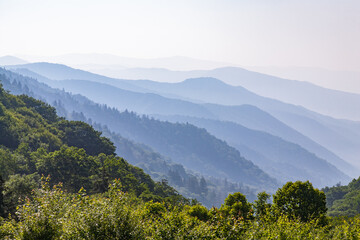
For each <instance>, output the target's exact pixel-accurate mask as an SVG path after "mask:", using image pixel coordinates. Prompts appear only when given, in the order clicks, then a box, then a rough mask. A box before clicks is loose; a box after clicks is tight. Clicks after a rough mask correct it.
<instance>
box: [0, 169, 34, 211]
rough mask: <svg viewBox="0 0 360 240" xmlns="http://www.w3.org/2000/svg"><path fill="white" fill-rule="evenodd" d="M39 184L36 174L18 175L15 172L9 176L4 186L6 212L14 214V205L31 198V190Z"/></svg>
mask: <svg viewBox="0 0 360 240" xmlns="http://www.w3.org/2000/svg"><path fill="white" fill-rule="evenodd" d="M39 184H40V177H39V175H38V174H36V173H34V174H29V175H20V174H15V175H11V176H10V177H9V180H7V181H6V182H5V186H4V190H3V193H4V206H5V208H4V210H5V213H6V214H14V213H15V211H16V207H17V206H18V205H21V204H23V203H24V202H25V200H26V199H27V198H31V197H32V196H31V194H32V191H33V190H34V189H37V188H38V187H39Z"/></svg>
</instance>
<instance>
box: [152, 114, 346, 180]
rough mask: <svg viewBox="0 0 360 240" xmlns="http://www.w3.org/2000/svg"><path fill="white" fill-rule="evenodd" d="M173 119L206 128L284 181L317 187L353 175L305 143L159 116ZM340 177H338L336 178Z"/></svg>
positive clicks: (191, 119)
mask: <svg viewBox="0 0 360 240" xmlns="http://www.w3.org/2000/svg"><path fill="white" fill-rule="evenodd" d="M158 117H159V118H160V119H163V120H169V121H172V122H188V123H191V124H194V125H195V126H198V127H203V128H206V129H207V130H208V131H209V132H210V133H211V134H213V135H214V136H216V137H218V138H220V139H223V140H225V141H226V142H227V143H229V145H231V146H233V147H235V148H237V149H238V150H239V151H240V152H241V153H242V154H243V155H244V156H245V157H246V158H247V159H250V160H252V161H253V162H255V163H256V164H257V165H258V166H259V167H261V168H262V169H263V170H264V171H265V172H267V173H269V174H270V175H271V176H274V177H276V178H277V179H280V180H281V181H282V182H284V183H285V182H287V181H297V180H302V181H306V180H310V181H311V182H312V183H313V184H314V185H315V186H326V185H334V184H336V183H338V182H339V181H341V182H343V183H347V182H348V181H349V180H350V178H349V177H347V176H346V175H344V174H343V173H342V172H340V171H339V170H338V169H336V168H335V167H334V166H333V165H331V164H329V163H328V162H326V161H325V160H323V159H320V158H318V157H317V156H316V155H314V154H312V153H310V152H308V151H307V150H305V149H303V148H302V147H301V146H299V145H296V144H293V143H290V142H287V141H284V140H283V139H281V138H279V137H275V136H273V135H270V134H268V133H265V132H261V131H255V130H251V129H249V128H245V127H243V126H241V125H239V124H235V123H233V122H225V121H216V120H210V119H203V118H194V117H184V116H158ZM335 179H336V180H335Z"/></svg>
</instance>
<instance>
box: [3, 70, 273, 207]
mask: <svg viewBox="0 0 360 240" xmlns="http://www.w3.org/2000/svg"><path fill="white" fill-rule="evenodd" d="M0 78H1V80H2V82H3V84H4V87H5V88H6V89H8V90H10V91H11V92H13V93H15V94H28V95H31V96H34V97H37V98H40V99H43V100H46V101H47V102H49V103H51V104H53V105H54V106H55V107H56V108H57V111H58V112H59V113H60V114H61V115H63V116H69V115H68V114H70V115H71V116H75V115H80V116H82V119H83V120H87V119H90V120H89V121H91V122H92V123H93V124H94V125H95V126H97V124H98V123H101V124H104V125H105V124H106V125H107V126H108V127H109V129H111V131H115V132H117V133H121V135H122V136H125V137H127V138H130V139H133V140H135V141H137V142H142V143H147V145H149V146H151V148H152V149H155V150H156V151H157V152H160V153H162V154H163V155H165V156H170V157H171V159H173V160H176V161H177V162H179V163H182V164H183V165H185V166H187V167H188V169H192V170H193V171H196V172H200V173H203V174H204V175H206V177H207V179H208V182H209V184H212V182H213V181H217V182H219V180H216V178H215V177H218V179H219V178H223V179H224V178H227V180H228V181H229V182H228V183H227V184H226V186H227V187H225V185H224V186H222V185H219V184H217V185H219V187H220V186H221V187H223V193H222V196H221V199H220V200H216V201H217V202H221V201H223V199H224V198H225V197H226V195H227V194H228V193H229V191H236V189H238V190H239V188H241V191H243V192H245V193H247V194H249V195H250V196H251V199H253V198H254V197H255V195H254V193H253V192H252V191H253V190H248V187H246V186H252V187H253V188H255V189H258V190H260V189H263V190H264V189H267V190H268V191H273V190H274V189H276V187H277V186H278V185H279V182H278V181H276V180H275V179H274V178H271V177H269V175H268V174H266V173H264V172H263V171H262V170H261V169H259V168H258V167H257V166H256V165H254V164H253V163H252V162H250V161H248V160H246V159H245V158H243V157H241V156H240V154H239V152H238V151H237V150H235V149H234V148H232V147H230V146H228V145H227V144H226V143H225V142H223V141H220V140H219V139H216V138H215V137H214V136H211V135H210V134H209V133H207V132H206V131H205V130H204V129H199V128H197V127H195V126H193V125H189V124H171V123H168V122H160V121H156V120H154V119H149V118H146V117H140V116H138V115H136V114H135V113H130V112H127V111H126V112H123V113H120V112H119V111H117V110H115V109H112V108H108V107H106V106H104V105H99V104H95V103H93V102H91V101H89V100H88V99H86V98H85V97H82V96H80V95H76V96H73V95H71V94H69V93H66V92H64V91H61V90H57V89H52V88H50V87H48V86H47V85H44V84H40V83H38V82H37V81H36V80H35V79H32V78H28V77H23V76H21V75H18V74H16V73H12V72H10V71H6V70H0ZM71 116H70V117H71ZM76 119H78V118H76ZM109 134H110V135H109V136H111V137H112V140H113V141H114V143H115V144H117V143H118V144H119V146H120V147H119V149H121V151H120V152H119V154H120V155H122V156H123V153H124V152H127V154H125V157H128V158H129V160H131V161H132V163H134V164H137V165H139V166H147V167H146V168H145V170H147V171H149V172H150V174H152V176H156V174H160V175H158V177H161V175H162V176H168V177H169V175H168V173H169V172H168V171H169V170H171V171H174V169H175V170H177V171H179V173H180V174H181V172H182V171H183V170H182V171H181V169H183V168H182V167H181V165H178V166H177V167H176V164H174V163H167V164H164V163H162V162H163V161H164V160H161V157H160V156H159V155H158V154H155V153H151V150H149V148H147V147H145V148H142V147H141V146H140V145H135V144H133V143H131V142H132V141H129V140H124V139H123V138H122V137H120V136H116V135H112V134H111V132H109ZM126 146H127V147H126ZM159 158H160V159H159ZM141 161H142V162H141ZM167 162H168V161H167ZM159 166H161V167H160V168H159ZM211 176H212V177H211ZM209 177H211V179H209ZM235 181H236V182H238V183H237V184H240V183H241V184H244V185H245V186H244V185H236V186H238V187H234V185H232V183H233V182H235ZM231 189H232V190H231ZM216 194H218V192H216ZM208 205H210V206H211V203H209V204H208Z"/></svg>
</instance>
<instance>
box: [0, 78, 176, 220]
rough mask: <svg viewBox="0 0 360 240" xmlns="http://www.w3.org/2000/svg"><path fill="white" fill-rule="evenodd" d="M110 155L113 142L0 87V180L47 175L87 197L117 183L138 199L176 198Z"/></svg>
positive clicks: (51, 110) (64, 186) (78, 123)
mask: <svg viewBox="0 0 360 240" xmlns="http://www.w3.org/2000/svg"><path fill="white" fill-rule="evenodd" d="M2 77H3V76H2ZM1 81H2V82H3V81H4V79H1ZM114 151H115V147H114V145H113V143H112V142H110V140H109V139H108V138H105V137H103V136H101V133H100V132H97V131H95V130H94V129H93V128H92V127H91V126H90V125H88V124H86V123H84V122H79V121H67V120H64V119H62V118H60V117H58V116H57V115H56V110H55V109H54V108H53V107H51V106H50V105H48V104H45V103H44V102H41V101H39V100H36V99H34V98H31V97H29V96H26V95H20V96H14V95H11V94H9V93H7V92H6V91H5V90H4V89H3V88H2V85H0V166H1V168H0V175H1V176H2V177H3V178H4V179H5V180H6V181H7V180H9V179H11V178H15V179H16V178H17V179H19V178H20V179H21V178H23V177H24V176H25V175H27V176H28V179H31V180H33V181H38V180H39V179H40V175H44V176H48V175H49V176H51V177H50V178H49V179H50V180H49V181H50V182H49V183H50V184H58V183H59V182H62V186H63V188H64V189H65V190H67V191H69V192H78V191H79V190H80V189H81V188H82V187H84V188H85V189H87V190H88V192H90V193H100V192H104V191H106V190H107V187H108V185H109V184H110V182H112V181H113V180H114V179H115V178H120V179H121V180H119V183H121V184H122V188H123V190H124V191H128V192H131V193H134V194H135V195H136V196H138V197H140V198H143V197H144V195H143V193H144V194H147V198H148V199H153V200H156V199H157V200H161V199H163V200H165V198H167V197H171V196H174V197H180V198H182V197H181V196H179V195H178V194H177V193H176V191H175V190H174V189H172V188H171V187H169V186H166V185H164V184H162V183H155V182H154V181H153V180H152V179H151V178H150V176H148V175H147V174H144V172H143V171H142V170H141V169H139V168H137V167H134V166H132V165H130V164H128V163H127V162H126V161H125V160H124V159H123V158H120V157H117V156H115V153H114ZM20 184H21V183H20ZM15 190H17V191H19V193H21V192H22V191H24V189H15ZM29 196H30V195H29ZM16 200H18V201H20V200H21V199H20V198H19V199H16ZM8 207H9V208H8V209H7V211H8V213H12V214H13V213H14V212H13V210H14V209H13V207H14V204H11V203H10V204H9V205H8Z"/></svg>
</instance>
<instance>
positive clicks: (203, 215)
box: [188, 205, 210, 221]
mask: <svg viewBox="0 0 360 240" xmlns="http://www.w3.org/2000/svg"><path fill="white" fill-rule="evenodd" d="M188 213H189V215H190V216H192V217H197V218H198V219H199V220H201V221H207V220H209V219H210V213H209V211H208V210H207V209H206V207H204V206H201V205H194V206H191V207H190V209H189V210H188Z"/></svg>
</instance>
